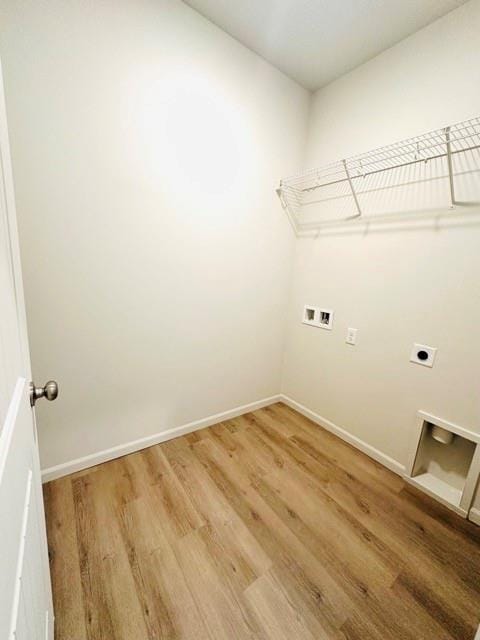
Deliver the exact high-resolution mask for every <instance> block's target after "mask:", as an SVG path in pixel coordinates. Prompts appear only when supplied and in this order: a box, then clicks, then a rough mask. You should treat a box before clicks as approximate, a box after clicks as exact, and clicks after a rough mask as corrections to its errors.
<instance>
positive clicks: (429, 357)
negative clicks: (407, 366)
mask: <svg viewBox="0 0 480 640" xmlns="http://www.w3.org/2000/svg"><path fill="white" fill-rule="evenodd" d="M436 354H437V348H436V347H429V346H428V345H426V344H414V345H413V349H412V353H411V354H410V362H414V363H415V364H421V365H423V366H424V367H433V363H434V362H435V356H436Z"/></svg>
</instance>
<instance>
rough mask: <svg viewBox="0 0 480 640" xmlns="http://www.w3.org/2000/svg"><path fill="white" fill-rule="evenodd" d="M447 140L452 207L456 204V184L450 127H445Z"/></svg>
mask: <svg viewBox="0 0 480 640" xmlns="http://www.w3.org/2000/svg"><path fill="white" fill-rule="evenodd" d="M445 141H446V143H447V164H448V179H449V181H450V208H451V209H453V207H454V206H455V184H454V182H453V164H452V145H451V142H450V127H445Z"/></svg>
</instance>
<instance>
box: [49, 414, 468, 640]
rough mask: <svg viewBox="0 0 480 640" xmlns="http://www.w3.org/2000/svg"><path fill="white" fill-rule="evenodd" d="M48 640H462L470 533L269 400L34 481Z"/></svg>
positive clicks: (451, 516) (465, 631) (464, 638)
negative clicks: (46, 580)
mask: <svg viewBox="0 0 480 640" xmlns="http://www.w3.org/2000/svg"><path fill="white" fill-rule="evenodd" d="M45 499H46V509H47V524H48V538H49V548H50V560H51V569H52V579H53V592H54V604H55V613H56V639H57V640H86V639H88V640H103V639H105V640H147V639H149V640H151V639H164V638H165V639H166V638H168V639H171V640H173V639H177V638H182V639H188V640H204V639H205V640H206V639H210V640H234V639H237V638H238V639H243V638H249V639H251V640H254V639H268V640H345V639H348V640H473V637H474V635H475V630H476V627H477V625H478V622H479V620H480V528H478V527H476V526H475V525H473V524H470V523H468V522H466V521H464V520H462V519H461V518H459V517H457V516H456V515H454V514H451V513H450V512H449V511H447V510H446V509H444V508H443V507H441V506H440V505H438V504H437V503H435V502H434V501H432V500H430V499H429V498H427V497H425V496H423V495H421V494H420V493H417V492H416V491H415V490H413V489H410V488H407V486H406V485H405V483H404V482H403V480H402V479H401V478H399V477H397V476H396V475H394V474H393V473H391V472H390V471H388V470H386V469H385V468H384V467H382V466H381V465H379V464H377V463H376V462H374V461H372V460H370V459H369V458H368V457H366V456H364V455H363V454H362V453H360V452H358V451H356V450H355V449H353V448H352V447H350V446H349V445H347V444H345V443H344V442H342V441H340V440H339V439H338V438H336V437H335V436H333V435H331V434H330V433H328V432H326V431H324V430H323V429H321V428H320V427H318V426H317V425H315V424H313V423H312V422H310V421H309V420H307V419H306V418H304V417H302V416H300V415H299V414H298V413H296V412H295V411H293V410H292V409H290V408H288V407H286V406H285V405H283V404H277V405H273V406H271V407H267V408H265V409H261V410H259V411H255V412H254V413H250V414H247V415H245V416H242V417H240V418H235V419H233V420H229V421H227V422H223V423H220V424H218V425H216V426H214V427H210V428H208V429H204V430H202V431H198V432H196V433H193V434H190V435H187V436H184V437H181V438H177V439H175V440H171V441H169V442H166V443H163V444H161V445H157V446H154V447H151V448H149V449H145V450H143V451H141V452H139V453H135V454H132V455H129V456H126V457H124V458H121V459H118V460H114V461H112V462H109V463H106V464H102V465H99V466H98V467H95V468H93V469H89V470H87V471H83V472H80V473H77V474H74V475H71V476H68V477H65V478H61V479H59V480H55V481H53V482H50V483H48V484H46V485H45Z"/></svg>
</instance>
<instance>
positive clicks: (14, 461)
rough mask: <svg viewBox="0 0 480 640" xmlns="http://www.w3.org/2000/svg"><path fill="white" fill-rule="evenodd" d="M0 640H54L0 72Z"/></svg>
mask: <svg viewBox="0 0 480 640" xmlns="http://www.w3.org/2000/svg"><path fill="white" fill-rule="evenodd" d="M0 160H1V163H0V638H1V639H2V640H14V639H15V640H37V639H38V640H45V639H48V640H51V639H53V608H52V595H51V588H50V574H49V568H48V552H47V538H46V532H45V517H44V510H43V498H42V487H41V478H40V464H39V458H38V448H37V442H36V426H35V417H34V413H33V410H32V409H31V407H30V397H29V395H30V389H29V385H30V380H31V372H30V360H29V353H28V341H27V333H26V321H25V308H24V301H23V289H22V278H21V271H20V260H19V251H18V239H17V225H16V218H15V203H14V194H13V182H12V173H11V165H10V155H9V147H8V132H7V122H6V111H5V101H4V93H3V79H2V75H1V65H0Z"/></svg>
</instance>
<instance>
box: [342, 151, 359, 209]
mask: <svg viewBox="0 0 480 640" xmlns="http://www.w3.org/2000/svg"><path fill="white" fill-rule="evenodd" d="M342 162H343V167H344V169H345V173H346V175H347V180H348V184H349V185H350V189H351V190H352V196H353V200H354V202H355V206H356V207H357V213H356V214H355V215H353V216H349V217H348V218H347V220H348V219H352V218H359V217H360V216H361V215H362V210H361V209H360V203H359V202H358V198H357V194H356V192H355V187H354V186H353V182H352V179H351V177H350V172H349V171H348V166H347V161H346V160H342Z"/></svg>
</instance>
